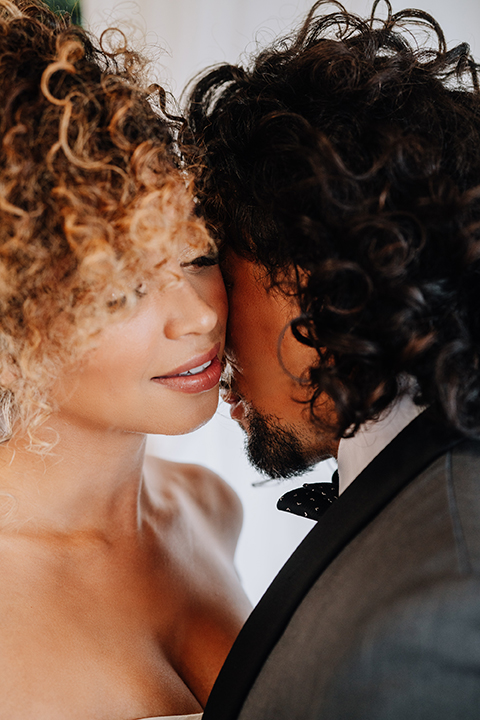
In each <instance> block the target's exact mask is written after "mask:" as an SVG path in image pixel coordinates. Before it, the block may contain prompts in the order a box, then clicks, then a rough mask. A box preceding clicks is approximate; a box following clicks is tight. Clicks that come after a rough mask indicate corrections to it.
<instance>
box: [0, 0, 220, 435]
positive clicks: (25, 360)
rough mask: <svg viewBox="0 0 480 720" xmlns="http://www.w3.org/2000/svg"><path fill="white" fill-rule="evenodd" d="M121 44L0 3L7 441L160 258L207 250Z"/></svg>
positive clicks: (135, 64)
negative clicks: (107, 44)
mask: <svg viewBox="0 0 480 720" xmlns="http://www.w3.org/2000/svg"><path fill="white" fill-rule="evenodd" d="M116 37H117V38H120V42H121V44H122V47H120V48H117V49H116V50H110V51H109V50H107V49H104V47H103V44H102V41H101V42H100V44H99V46H96V44H95V43H94V41H93V40H92V39H91V38H90V37H89V35H88V34H87V33H86V32H85V31H84V30H83V29H81V28H80V27H78V26H75V25H72V24H71V23H70V20H69V18H68V15H64V16H60V15H56V14H55V13H53V12H52V11H51V10H49V9H48V8H47V7H46V6H45V5H44V4H43V3H41V2H39V1H37V0H14V1H12V0H0V108H1V111H0V143H1V148H0V359H1V366H0V440H2V439H3V440H6V439H8V438H9V437H11V435H12V433H13V431H14V429H15V430H16V429H17V428H20V429H22V430H23V431H26V432H27V433H28V434H29V436H30V438H35V429H36V428H38V426H39V425H40V424H41V423H43V422H44V420H45V418H46V417H47V416H48V414H49V413H50V412H51V410H52V408H51V406H50V404H49V401H48V390H49V388H51V386H52V383H53V382H54V380H55V378H56V376H57V372H58V368H59V367H60V366H62V365H64V364H65V363H67V362H71V361H72V360H74V359H76V358H78V357H79V356H80V355H81V353H82V352H84V351H85V348H86V347H87V346H88V343H89V341H90V340H91V338H92V337H94V336H95V334H96V333H98V331H99V330H100V329H101V328H102V327H103V326H104V325H105V324H106V323H107V322H109V321H111V319H112V317H113V316H114V315H115V313H114V312H113V311H114V310H115V309H118V308H119V306H121V307H123V308H125V307H126V308H128V307H129V306H130V305H131V304H132V302H133V301H134V297H135V288H136V287H137V286H138V285H139V284H140V283H141V282H142V281H144V280H145V279H146V278H147V277H148V276H149V275H151V274H152V273H153V272H154V271H155V270H154V268H153V267H151V264H152V263H151V260H150V258H151V255H152V253H151V251H152V250H153V251H154V252H155V254H156V255H157V256H158V254H159V252H160V255H161V256H162V257H164V258H165V259H166V258H167V257H168V254H169V252H172V249H173V247H174V245H175V243H176V241H177V240H178V239H180V238H186V239H187V240H188V242H190V243H197V242H201V243H202V244H203V243H208V242H209V240H208V236H207V235H206V233H205V230H204V228H203V225H201V223H200V221H199V220H196V219H195V218H194V217H193V216H192V195H191V191H190V187H189V184H188V179H187V178H186V175H185V172H184V171H183V170H182V163H181V155H180V149H179V146H178V142H177V140H176V137H177V131H178V121H177V120H176V119H175V118H172V117H171V116H169V115H167V114H166V113H165V103H164V99H165V94H164V92H163V91H162V89H161V88H159V87H158V86H155V87H150V88H148V89H146V88H145V87H144V85H143V80H142V77H143V75H142V72H143V65H142V61H141V58H139V57H138V56H137V55H136V54H135V53H133V52H131V51H129V50H128V49H127V48H126V44H125V39H124V37H123V35H122V34H121V33H117V34H116ZM157 272H158V267H157ZM120 296H121V297H122V302H120V303H119V302H118V301H117V302H115V301H114V300H113V301H112V297H113V298H118V297H120Z"/></svg>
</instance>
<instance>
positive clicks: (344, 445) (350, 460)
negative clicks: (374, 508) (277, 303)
mask: <svg viewBox="0 0 480 720" xmlns="http://www.w3.org/2000/svg"><path fill="white" fill-rule="evenodd" d="M423 410H425V408H424V407H419V406H418V405H415V403H414V402H413V400H412V398H411V396H410V395H409V394H407V395H403V396H402V397H401V398H400V399H399V400H396V401H395V402H393V403H392V404H391V405H390V406H389V407H388V408H387V409H386V410H385V411H384V413H383V414H382V415H381V416H380V418H379V420H370V421H369V422H367V423H365V424H364V425H361V426H360V427H359V429H358V430H357V432H356V433H355V435H354V436H353V437H350V438H342V439H341V440H340V444H339V446H338V478H339V495H341V494H342V492H343V491H344V490H345V489H346V488H347V487H348V486H349V485H350V483H351V482H353V480H355V478H356V477H357V475H359V474H360V473H361V472H362V470H364V468H366V467H367V465H368V464H369V463H370V462H371V461H372V460H373V458H374V457H375V456H376V455H378V453H379V452H381V451H382V450H383V448H385V447H386V446H387V445H388V443H389V442H391V441H392V440H393V438H394V437H395V436H396V435H398V433H399V432H401V431H402V430H403V428H405V427H406V426H407V425H408V424H409V423H411V422H412V420H414V419H415V418H416V417H417V415H419V414H420V413H421V412H423Z"/></svg>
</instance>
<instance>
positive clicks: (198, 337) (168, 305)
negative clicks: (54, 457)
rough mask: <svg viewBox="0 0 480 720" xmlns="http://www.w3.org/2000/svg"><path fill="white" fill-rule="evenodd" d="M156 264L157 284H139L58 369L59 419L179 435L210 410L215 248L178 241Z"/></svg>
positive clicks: (218, 297) (222, 307) (216, 355)
mask: <svg viewBox="0 0 480 720" xmlns="http://www.w3.org/2000/svg"><path fill="white" fill-rule="evenodd" d="M165 267H166V268H167V269H169V270H171V272H172V276H171V278H172V280H171V282H170V281H168V282H167V284H166V285H165V273H164V268H165ZM164 268H162V271H161V272H162V282H163V285H162V286H161V287H156V286H155V283H154V282H153V281H149V283H147V284H145V285H142V287H141V288H140V289H139V292H138V294H139V299H138V302H137V305H136V307H135V309H134V310H133V311H132V314H130V315H128V317H127V318H126V319H121V320H119V321H118V322H112V324H111V325H109V326H107V327H106V328H105V329H104V330H103V331H102V332H101V334H100V336H99V341H98V343H97V344H96V346H95V348H94V349H92V350H90V351H89V352H88V353H87V354H86V355H85V357H84V359H83V361H82V362H81V363H80V364H79V365H77V366H76V367H74V368H73V369H71V368H70V369H68V371H67V370H65V371H64V372H63V374H62V376H61V377H60V378H59V381H58V385H57V387H56V391H55V394H56V397H57V402H58V412H57V413H56V414H57V416H59V417H60V418H61V419H63V420H66V421H67V422H69V423H74V424H77V425H78V424H80V425H82V426H89V427H92V428H98V429H100V428H104V429H106V428H109V429H118V430H123V431H127V432H140V433H161V434H166V435H180V434H182V433H186V432H190V431H191V430H194V429H195V428H197V427H199V426H200V425H203V424H204V423H205V422H206V421H207V420H208V419H209V418H210V417H211V416H212V415H213V413H214V412H215V410H216V407H217V402H218V382H219V379H220V360H221V357H222V354H223V348H224V339H225V325H226V320H227V309H228V308H227V298H226V294H225V288H224V285H223V280H222V276H221V274H220V270H219V267H218V264H217V260H216V255H215V251H213V250H210V249H208V250H206V251H204V250H199V249H196V248H191V247H186V248H183V249H182V251H181V252H180V254H179V257H178V258H176V259H172V260H169V261H168V264H167V266H164ZM174 276H176V278H177V279H175V277H174Z"/></svg>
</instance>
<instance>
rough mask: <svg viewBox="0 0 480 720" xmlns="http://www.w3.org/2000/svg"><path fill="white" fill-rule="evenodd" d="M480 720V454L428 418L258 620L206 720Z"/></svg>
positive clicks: (312, 537)
mask: <svg viewBox="0 0 480 720" xmlns="http://www.w3.org/2000/svg"><path fill="white" fill-rule="evenodd" d="M237 718H239V720H416V719H417V718H421V719H422V720H424V719H425V718H428V719H429V720H430V719H431V720H447V719H448V720H455V719H457V718H458V719H459V720H460V719H461V720H470V719H471V720H473V719H474V718H475V719H476V720H478V718H480V442H479V441H474V440H469V439H466V438H464V437H462V436H461V435H460V434H459V433H457V432H456V431H454V430H452V429H449V428H447V427H446V426H445V425H444V424H442V423H441V422H439V421H438V420H437V419H436V418H435V415H434V413H433V412H432V411H431V410H427V411H425V412H424V413H422V414H421V415H419V416H418V417H417V418H416V419H415V420H414V421H413V422H412V423H410V425H408V426H407V427H406V428H405V429H404V430H403V431H402V432H401V433H400V434H399V435H397V437H396V438H395V439H394V440H393V441H392V442H391V443H390V444H389V445H388V446H387V447H386V448H385V449H384V450H383V451H382V452H381V453H380V454H379V455H377V457H376V458H375V459H374V460H373V461H372V462H371V463H370V464H369V465H368V467H367V468H365V470H364V471H363V472H362V473H361V474H360V475H359V476H358V477H357V478H356V479H355V481H354V482H353V483H352V484H351V485H350V486H349V487H348V488H347V489H346V490H345V492H344V493H343V494H342V495H341V496H340V498H339V499H338V500H337V501H336V502H334V503H333V505H332V506H331V508H330V509H329V510H328V511H327V513H326V514H325V515H324V516H323V517H322V519H321V520H319V521H318V523H316V525H315V526H314V528H313V529H312V531H311V532H310V533H309V535H307V537H306V538H305V540H304V541H303V542H302V544H301V545H300V546H299V548H298V549H297V550H296V551H295V553H294V554H293V555H292V557H291V558H290V559H289V560H288V561H287V563H286V565H285V566H284V567H283V569H282V570H281V571H280V573H279V574H278V576H277V577H276V578H275V580H274V581H273V583H272V585H271V586H270V588H269V589H268V590H267V592H266V594H265V595H264V597H263V598H262V600H261V601H260V603H259V604H258V605H257V607H256V608H255V609H254V611H253V613H252V615H251V616H250V618H249V619H248V621H247V623H246V625H245V626H244V628H243V629H242V631H241V633H240V635H239V637H238V639H237V641H236V642H235V644H234V646H233V648H232V650H231V652H230V654H229V656H228V658H227V660H226V662H225V665H224V667H223V669H222V671H221V672H220V675H219V677H218V679H217V682H216V684H215V686H214V688H213V691H212V694H211V696H210V699H209V701H208V703H207V707H206V709H205V714H204V720H234V719H235V720H236V719H237Z"/></svg>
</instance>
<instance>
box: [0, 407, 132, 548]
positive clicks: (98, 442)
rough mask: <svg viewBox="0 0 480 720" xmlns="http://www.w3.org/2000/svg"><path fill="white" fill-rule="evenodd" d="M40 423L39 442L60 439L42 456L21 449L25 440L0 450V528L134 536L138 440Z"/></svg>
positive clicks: (56, 423)
mask: <svg viewBox="0 0 480 720" xmlns="http://www.w3.org/2000/svg"><path fill="white" fill-rule="evenodd" d="M47 424H48V428H45V430H44V431H43V432H44V435H45V437H47V435H48V438H49V439H50V438H51V437H52V432H53V434H54V435H56V436H57V437H58V438H59V440H58V442H57V443H56V445H55V446H54V448H53V450H52V451H51V452H49V453H48V454H47V455H45V456H42V455H39V454H38V453H35V452H32V451H30V450H28V449H27V447H28V440H27V438H25V437H15V438H14V439H12V440H11V441H9V442H8V443H7V444H5V445H4V446H1V447H0V508H2V507H3V508H5V509H6V511H5V512H4V513H2V511H1V509H0V528H2V527H3V528H4V529H5V530H8V529H10V528H11V529H15V530H16V531H19V530H21V531H22V532H30V531H31V532H39V531H40V532H41V531H44V532H55V533H62V534H63V533H65V534H74V533H77V532H89V531H90V532H93V533H98V532H102V533H105V534H107V535H115V534H116V533H118V532H119V531H120V528H122V532H123V533H125V532H126V531H127V532H128V531H129V529H130V530H131V532H133V533H135V532H136V530H137V529H138V524H139V517H138V512H139V492H140V488H141V485H142V466H143V460H144V455H145V436H144V435H140V434H135V433H126V432H119V431H114V430H108V431H106V430H101V429H99V428H94V429H92V428H85V427H78V426H74V425H70V424H68V423H65V422H63V421H61V420H58V419H55V418H51V421H49V422H48V423H47ZM2 515H3V518H2Z"/></svg>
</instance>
